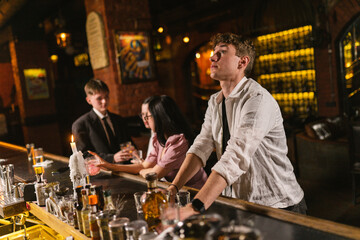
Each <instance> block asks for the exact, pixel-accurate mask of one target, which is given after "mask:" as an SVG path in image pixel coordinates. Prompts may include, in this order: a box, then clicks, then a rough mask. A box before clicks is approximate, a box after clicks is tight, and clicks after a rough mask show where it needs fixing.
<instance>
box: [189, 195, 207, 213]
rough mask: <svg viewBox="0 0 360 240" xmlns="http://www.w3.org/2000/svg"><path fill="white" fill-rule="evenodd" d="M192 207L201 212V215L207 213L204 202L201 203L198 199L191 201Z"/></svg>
mask: <svg viewBox="0 0 360 240" xmlns="http://www.w3.org/2000/svg"><path fill="white" fill-rule="evenodd" d="M191 205H192V208H193V209H194V210H195V211H197V212H199V213H204V212H205V206H204V203H203V202H202V201H200V200H199V199H198V198H194V199H193V200H192V201H191Z"/></svg>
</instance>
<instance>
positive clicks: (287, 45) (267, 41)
mask: <svg viewBox="0 0 360 240" xmlns="http://www.w3.org/2000/svg"><path fill="white" fill-rule="evenodd" d="M312 42H313V37H312V26H311V25H307V26H303V27H299V28H294V29H289V30H285V31H281V32H276V33H271V34H267V35H262V36H259V37H257V38H256V39H255V46H256V48H257V49H258V50H257V51H258V55H267V54H272V53H279V52H286V51H292V50H298V49H306V48H309V47H312V45H313V44H312Z"/></svg>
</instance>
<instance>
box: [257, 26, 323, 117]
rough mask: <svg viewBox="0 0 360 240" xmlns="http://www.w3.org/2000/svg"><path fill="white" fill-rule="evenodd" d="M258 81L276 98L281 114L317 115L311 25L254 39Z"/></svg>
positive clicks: (297, 115)
mask: <svg viewBox="0 0 360 240" xmlns="http://www.w3.org/2000/svg"><path fill="white" fill-rule="evenodd" d="M254 42H255V46H256V49H257V54H258V56H257V59H256V61H255V66H254V74H255V76H256V79H257V81H258V82H259V83H260V84H261V85H262V86H263V87H265V88H266V89H267V90H268V91H269V92H270V93H271V94H272V95H273V96H274V98H275V99H276V100H277V101H278V103H279V105H280V107H281V110H282V112H283V114H284V115H292V116H296V117H300V118H303V117H307V116H309V114H312V115H316V112H317V99H316V78H315V64H314V62H315V61H314V48H313V37H312V26H310V25H309V26H303V27H299V28H294V29H289V30H285V31H281V32H277V33H272V34H267V35H263V36H259V37H257V38H256V39H255V41H254Z"/></svg>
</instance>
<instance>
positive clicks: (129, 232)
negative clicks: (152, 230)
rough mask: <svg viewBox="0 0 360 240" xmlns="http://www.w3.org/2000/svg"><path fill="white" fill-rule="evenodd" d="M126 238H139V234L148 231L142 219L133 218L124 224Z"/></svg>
mask: <svg viewBox="0 0 360 240" xmlns="http://www.w3.org/2000/svg"><path fill="white" fill-rule="evenodd" d="M125 231H126V239H139V236H140V235H141V234H144V233H147V232H148V225H147V223H146V222H145V221H144V220H135V221H131V222H130V223H128V224H126V225H125Z"/></svg>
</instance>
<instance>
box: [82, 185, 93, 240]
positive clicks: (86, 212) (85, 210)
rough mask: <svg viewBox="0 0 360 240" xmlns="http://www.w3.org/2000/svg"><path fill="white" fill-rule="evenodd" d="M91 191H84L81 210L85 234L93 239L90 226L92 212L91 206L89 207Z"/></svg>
mask: <svg viewBox="0 0 360 240" xmlns="http://www.w3.org/2000/svg"><path fill="white" fill-rule="evenodd" d="M88 194H89V190H88V189H82V190H81V195H82V199H83V208H82V209H81V220H82V226H83V233H84V234H85V235H86V236H87V237H91V235H90V225H89V212H90V206H89V197H88Z"/></svg>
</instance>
